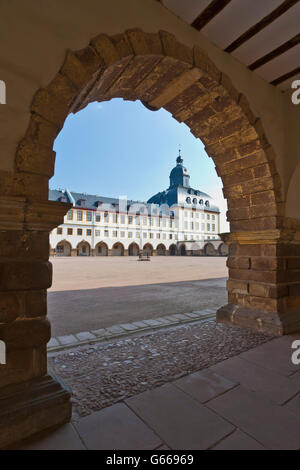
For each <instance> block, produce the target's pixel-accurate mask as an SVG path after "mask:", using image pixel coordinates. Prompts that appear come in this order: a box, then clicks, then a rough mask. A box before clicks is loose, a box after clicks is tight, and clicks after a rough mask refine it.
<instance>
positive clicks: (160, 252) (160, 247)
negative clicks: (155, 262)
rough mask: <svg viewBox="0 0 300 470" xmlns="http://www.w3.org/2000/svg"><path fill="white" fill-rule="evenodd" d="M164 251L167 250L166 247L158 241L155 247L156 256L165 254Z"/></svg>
mask: <svg viewBox="0 0 300 470" xmlns="http://www.w3.org/2000/svg"><path fill="white" fill-rule="evenodd" d="M166 252H167V249H166V247H165V245H164V244H163V243H160V244H159V245H157V248H156V254H157V256H165V255H166Z"/></svg>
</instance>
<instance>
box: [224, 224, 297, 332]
mask: <svg viewBox="0 0 300 470" xmlns="http://www.w3.org/2000/svg"><path fill="white" fill-rule="evenodd" d="M222 239H223V241H225V242H226V243H228V245H229V257H228V260H227V266H228V268H229V279H228V281H227V290H228V304H227V305H226V306H224V307H221V308H220V309H219V310H218V311H217V321H219V322H224V323H231V324H235V325H238V326H244V327H249V328H252V329H256V330H258V331H262V332H266V333H270V334H279V335H282V334H288V333H292V332H294V331H297V330H299V329H300V230H298V231H297V230H288V229H282V230H279V229H278V230H269V231H268V230H266V231H261V232H240V233H231V234H224V235H223V236H222Z"/></svg>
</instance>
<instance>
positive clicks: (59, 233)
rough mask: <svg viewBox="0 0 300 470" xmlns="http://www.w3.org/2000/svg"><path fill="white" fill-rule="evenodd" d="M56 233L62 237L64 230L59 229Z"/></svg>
mask: <svg viewBox="0 0 300 470" xmlns="http://www.w3.org/2000/svg"><path fill="white" fill-rule="evenodd" d="M56 233H57V235H62V233H63V229H62V228H61V227H57V229H56Z"/></svg>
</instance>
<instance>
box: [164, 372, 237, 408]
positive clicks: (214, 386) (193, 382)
mask: <svg viewBox="0 0 300 470" xmlns="http://www.w3.org/2000/svg"><path fill="white" fill-rule="evenodd" d="M172 383H173V385H175V386H176V387H178V388H180V389H181V390H182V391H183V392H185V393H187V394H189V395H191V396H192V397H193V398H195V399H196V400H197V401H199V402H200V403H204V402H206V401H208V400H211V399H212V398H215V397H216V396H218V395H220V393H224V392H226V391H227V390H230V389H231V388H233V387H235V386H236V385H237V383H236V382H234V381H232V380H228V379H227V378H224V377H222V376H220V375H218V374H216V373H215V372H214V371H212V370H211V369H204V370H203V371H200V372H195V373H194V374H189V375H187V376H185V377H182V378H181V379H178V380H176V381H175V382H172Z"/></svg>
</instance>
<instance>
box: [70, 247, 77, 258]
mask: <svg viewBox="0 0 300 470" xmlns="http://www.w3.org/2000/svg"><path fill="white" fill-rule="evenodd" d="M71 256H77V249H76V248H72V249H71Z"/></svg>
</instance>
